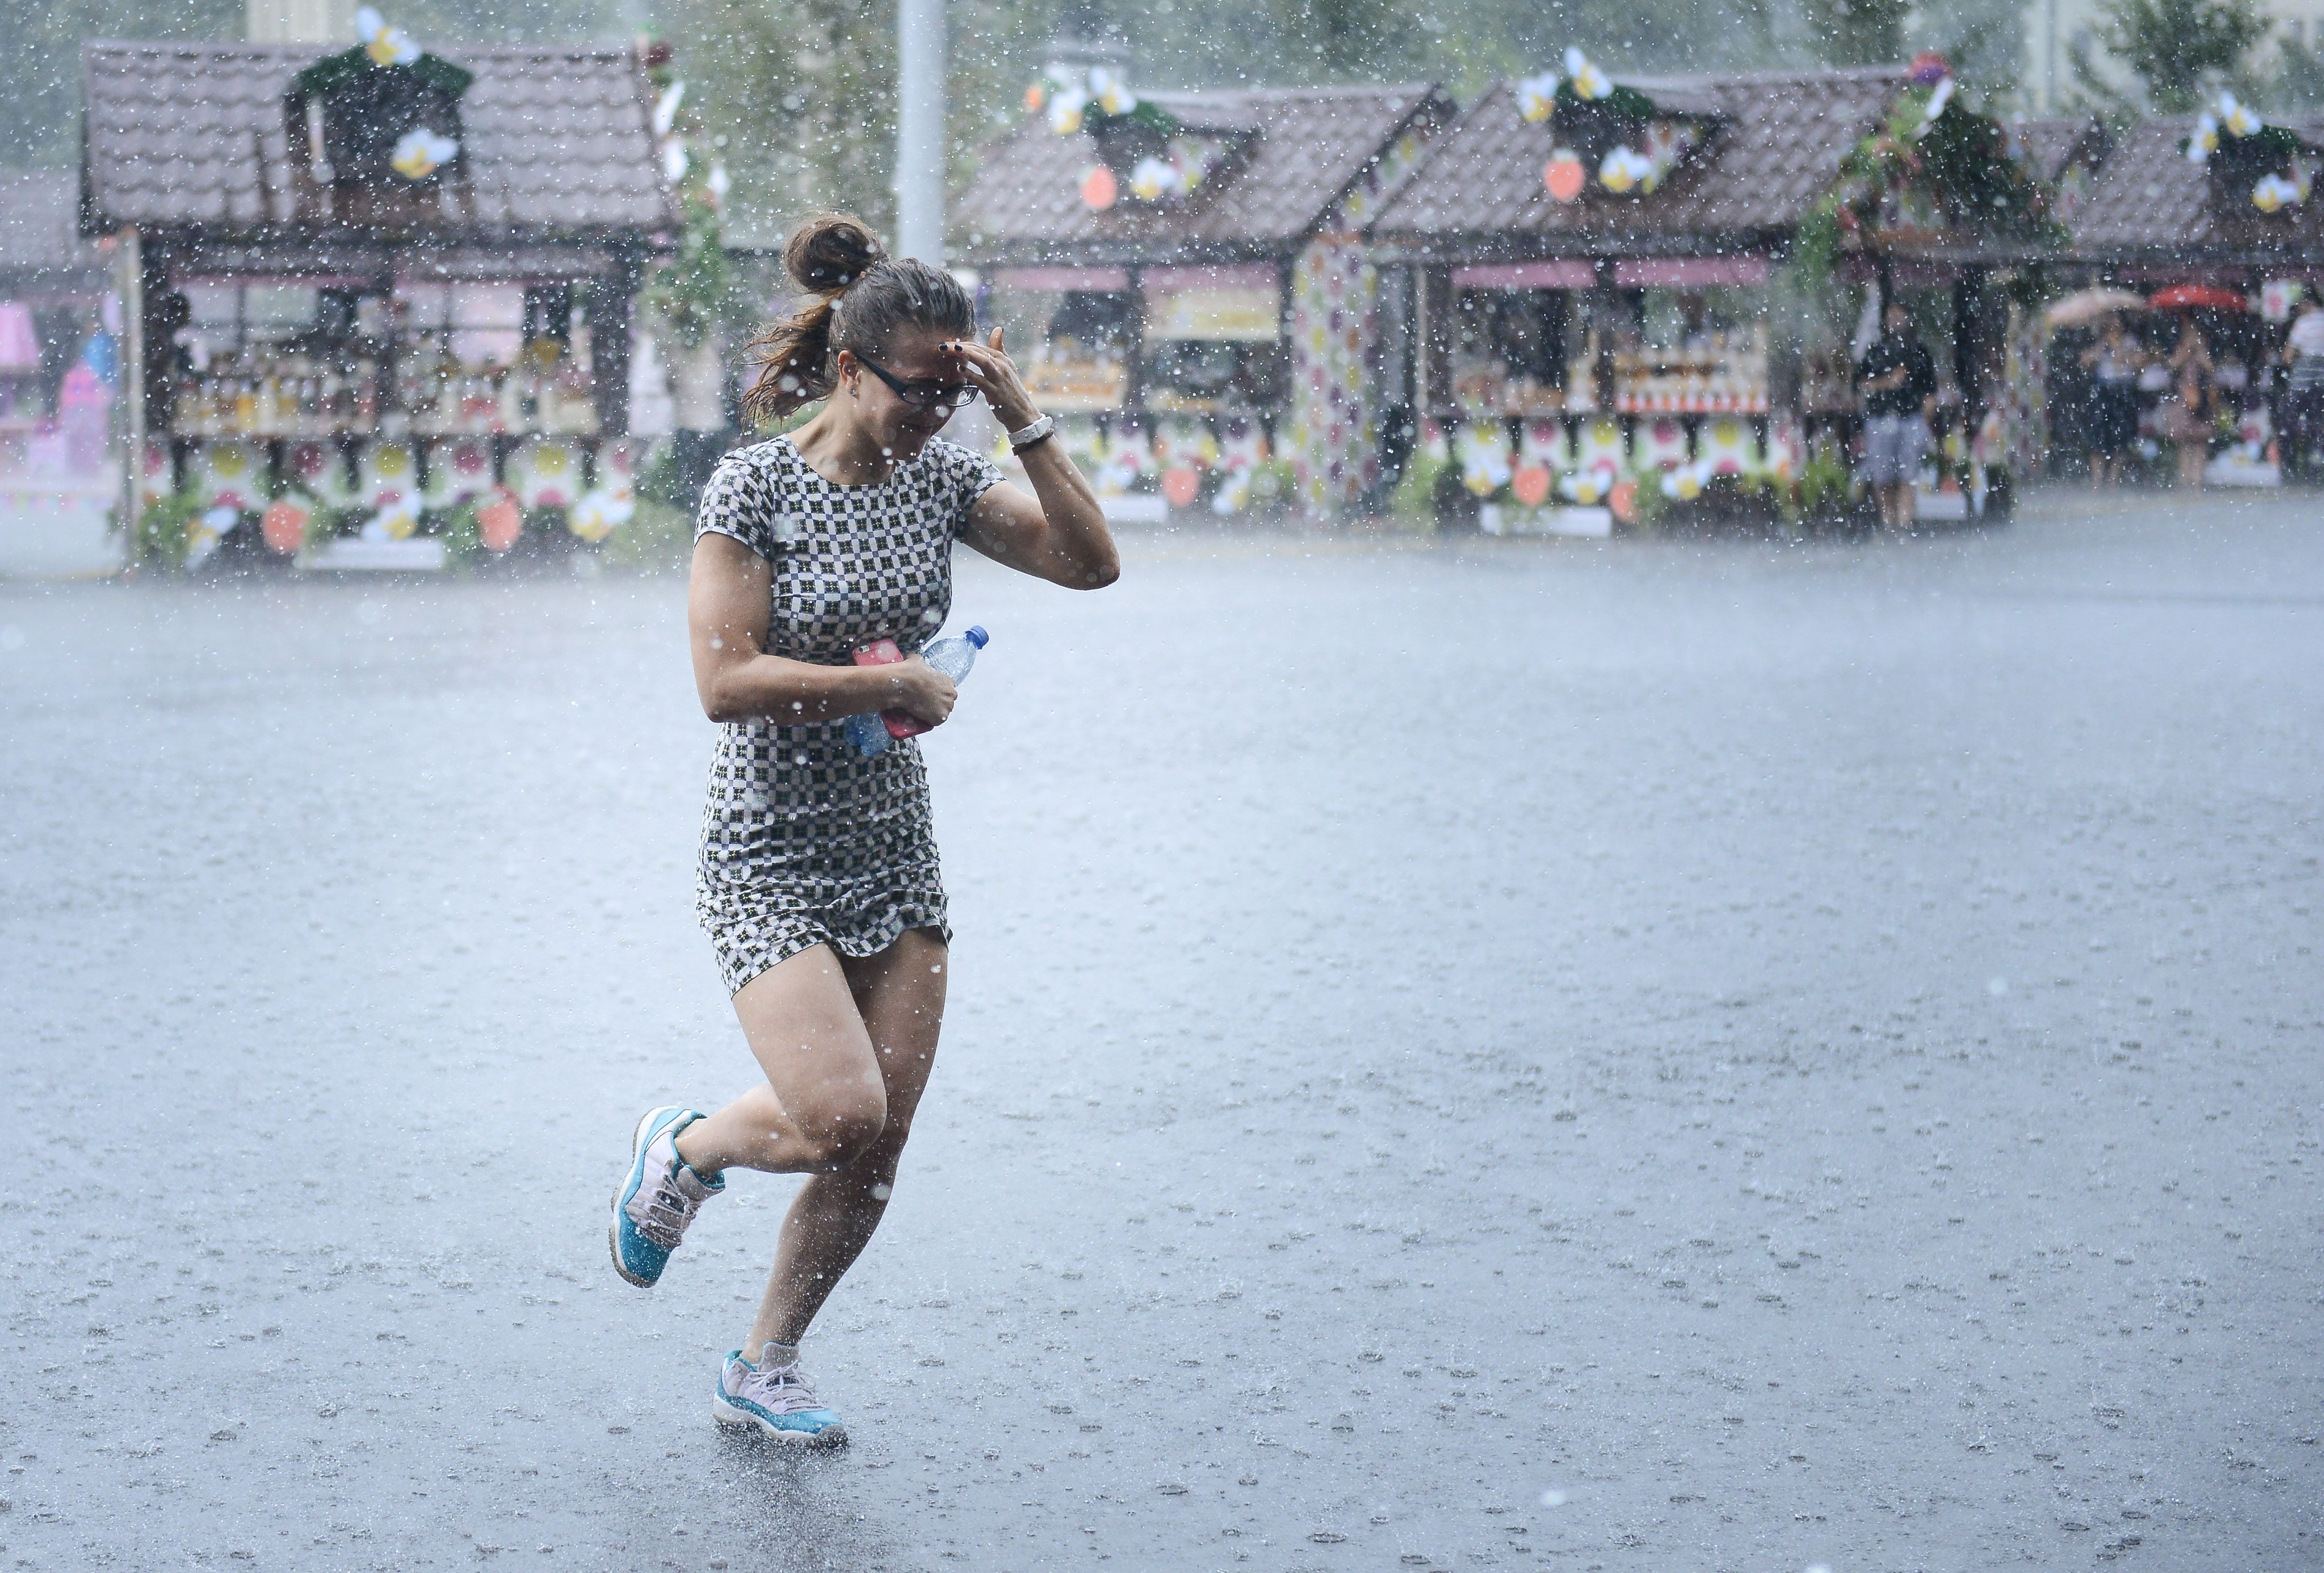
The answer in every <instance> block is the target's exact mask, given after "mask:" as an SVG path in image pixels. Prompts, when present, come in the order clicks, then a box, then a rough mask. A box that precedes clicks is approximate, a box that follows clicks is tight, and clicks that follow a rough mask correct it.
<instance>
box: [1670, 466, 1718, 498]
mask: <svg viewBox="0 0 2324 1573" xmlns="http://www.w3.org/2000/svg"><path fill="white" fill-rule="evenodd" d="M1710 483H1711V465H1710V464H1709V462H1708V461H1705V460H1698V461H1696V462H1695V463H1693V464H1692V465H1679V466H1678V467H1677V468H1676V469H1674V470H1665V471H1664V472H1663V495H1664V496H1665V497H1667V498H1670V499H1671V500H1672V501H1675V502H1692V501H1694V500H1695V499H1696V498H1698V497H1700V496H1701V495H1702V489H1703V488H1704V487H1705V486H1707V485H1709V484H1710Z"/></svg>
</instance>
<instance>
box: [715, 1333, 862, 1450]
mask: <svg viewBox="0 0 2324 1573" xmlns="http://www.w3.org/2000/svg"><path fill="white" fill-rule="evenodd" d="M710 1418H711V1419H713V1420H715V1421H717V1422H718V1423H719V1424H720V1425H722V1426H756V1427H758V1428H759V1430H762V1431H764V1432H766V1433H767V1435H769V1436H770V1437H773V1438H775V1439H776V1440H779V1441H785V1442H797V1443H798V1444H799V1445H800V1446H801V1447H807V1448H844V1447H845V1446H846V1445H847V1428H846V1427H845V1426H844V1425H842V1424H840V1423H839V1416H837V1415H836V1414H835V1413H833V1412H831V1411H830V1410H828V1409H825V1407H824V1406H823V1401H822V1400H821V1399H819V1398H817V1397H816V1395H815V1385H814V1384H813V1383H811V1382H809V1381H808V1380H807V1373H806V1372H805V1371H802V1370H800V1369H799V1367H798V1362H797V1361H793V1362H792V1363H791V1364H789V1365H788V1366H778V1365H775V1364H774V1363H773V1362H771V1361H770V1362H768V1363H767V1364H766V1365H763V1366H753V1365H752V1364H751V1362H750V1361H748V1360H745V1359H744V1358H742V1350H740V1349H736V1350H733V1352H731V1353H730V1354H728V1355H727V1357H726V1368H725V1369H724V1371H722V1372H720V1373H719V1374H718V1391H717V1392H716V1393H715V1394H713V1395H712V1397H711V1400H710Z"/></svg>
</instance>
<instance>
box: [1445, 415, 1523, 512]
mask: <svg viewBox="0 0 2324 1573" xmlns="http://www.w3.org/2000/svg"><path fill="white" fill-rule="evenodd" d="M1454 456H1455V457H1457V458H1458V459H1459V460H1460V462H1461V484H1462V485H1463V486H1465V487H1467V488H1468V489H1469V490H1470V492H1472V493H1473V494H1475V495H1476V496H1479V497H1490V496H1491V495H1492V494H1493V493H1494V492H1498V491H1499V490H1500V489H1501V488H1502V487H1504V486H1506V485H1508V483H1509V478H1510V471H1511V466H1510V465H1509V439H1508V433H1506V432H1504V431H1502V430H1501V428H1499V427H1498V426H1464V427H1462V428H1461V435H1460V437H1459V438H1458V439H1457V442H1456V444H1455V446H1454Z"/></svg>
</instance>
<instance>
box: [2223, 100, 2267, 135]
mask: <svg viewBox="0 0 2324 1573" xmlns="http://www.w3.org/2000/svg"><path fill="white" fill-rule="evenodd" d="M2219 124H2221V125H2223V126H2225V127H2226V128H2227V134H2228V135H2230V136H2251V135H2255V133H2258V132H2259V130H2260V129H2261V127H2262V126H2263V125H2264V124H2266V123H2265V122H2264V121H2263V120H2261V119H2260V117H2259V116H2258V115H2254V114H2253V113H2252V112H2251V111H2250V110H2249V109H2247V108H2246V107H2245V106H2243V105H2241V104H2238V103H2237V102H2236V96H2235V95H2234V94H2232V93H2222V94H2220V95H2219Z"/></svg>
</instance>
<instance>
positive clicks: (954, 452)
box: [928, 441, 1003, 538]
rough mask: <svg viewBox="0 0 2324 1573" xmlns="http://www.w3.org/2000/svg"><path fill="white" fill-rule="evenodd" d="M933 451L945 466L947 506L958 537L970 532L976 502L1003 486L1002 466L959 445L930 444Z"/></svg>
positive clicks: (971, 449) (948, 443)
mask: <svg viewBox="0 0 2324 1573" xmlns="http://www.w3.org/2000/svg"><path fill="white" fill-rule="evenodd" d="M928 447H929V449H930V451H931V452H932V453H933V454H934V455H936V458H937V460H938V461H939V462H940V463H941V464H942V465H944V476H945V482H944V483H945V491H946V493H947V503H948V506H949V507H950V508H951V511H952V520H951V522H952V533H953V535H954V537H955V538H957V537H960V536H964V535H966V534H967V533H968V511H969V510H970V509H972V508H973V507H975V506H976V500H977V499H978V498H980V497H982V496H983V495H984V494H985V493H986V492H990V491H991V490H992V489H993V488H994V487H995V486H998V485H1000V484H1001V480H1002V478H1003V477H1002V476H1001V466H1000V465H996V464H994V463H993V462H992V461H991V459H989V458H986V457H985V456H984V455H982V454H980V453H978V452H976V451H975V450H974V449H973V448H967V447H963V446H961V445H960V444H958V443H952V442H943V441H937V442H933V443H930V444H929V445H928Z"/></svg>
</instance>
